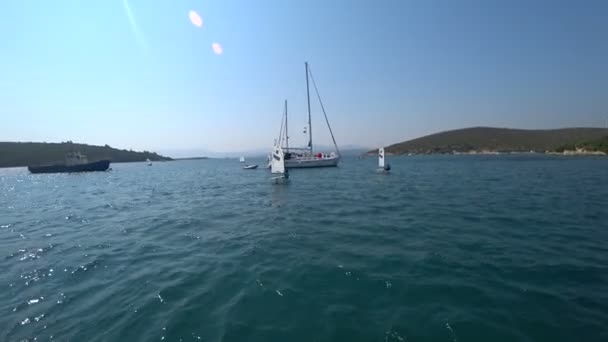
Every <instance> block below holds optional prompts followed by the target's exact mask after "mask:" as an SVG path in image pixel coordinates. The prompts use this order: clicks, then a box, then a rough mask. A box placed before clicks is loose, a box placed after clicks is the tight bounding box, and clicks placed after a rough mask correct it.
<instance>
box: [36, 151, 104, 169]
mask: <svg viewBox="0 0 608 342" xmlns="http://www.w3.org/2000/svg"><path fill="white" fill-rule="evenodd" d="M109 167H110V161H109V160H98V161H94V162H91V163H89V161H88V159H87V157H86V156H85V155H84V154H81V153H79V152H70V153H68V154H66V156H65V163H63V164H54V165H43V166H28V167H27V169H28V170H29V171H30V172H31V173H63V172H92V171H106V170H107V169H108V168H109Z"/></svg>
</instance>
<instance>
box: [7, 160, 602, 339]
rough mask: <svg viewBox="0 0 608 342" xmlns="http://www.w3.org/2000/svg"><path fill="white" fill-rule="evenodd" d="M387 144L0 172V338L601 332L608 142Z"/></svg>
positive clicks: (557, 335)
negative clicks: (472, 150)
mask: <svg viewBox="0 0 608 342" xmlns="http://www.w3.org/2000/svg"><path fill="white" fill-rule="evenodd" d="M390 162H391V164H392V165H393V172H392V174H390V175H378V174H375V159H366V160H357V159H354V158H352V159H346V160H345V161H344V162H343V163H342V165H341V166H340V167H339V168H335V169H317V170H293V172H292V173H291V178H292V182H291V184H289V185H287V186H277V185H272V184H270V181H269V173H268V171H267V170H265V169H259V170H256V171H244V170H241V169H240V167H239V164H238V162H236V161H234V160H200V161H180V162H169V163H155V164H154V165H153V166H152V167H148V166H146V165H145V164H144V163H133V164H114V165H112V167H113V169H114V170H113V171H110V172H103V173H89V174H71V175H66V174H55V175H31V174H28V172H27V170H25V169H23V168H19V169H3V170H0V270H1V272H0V340H1V341H20V340H29V341H32V340H38V341H46V340H51V339H52V340H58V341H160V340H164V341H198V340H202V341H446V342H447V341H453V342H456V341H459V342H466V341H608V326H607V325H606V324H607V323H608V158H586V157H585V158H564V157H545V156H449V157H448V156H445V157H443V156H441V157H439V156H438V157H431V156H420V157H401V158H396V157H395V158H392V159H391V160H390ZM259 163H262V161H261V160H260V161H259Z"/></svg>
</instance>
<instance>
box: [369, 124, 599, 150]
mask: <svg viewBox="0 0 608 342" xmlns="http://www.w3.org/2000/svg"><path fill="white" fill-rule="evenodd" d="M385 151H386V153H387V154H393V155H402V154H500V153H531V152H532V153H550V154H564V155H606V154H608V129H607V128H563V129H548V130H526V129H509V128H493V127H472V128H464V129H457V130H451V131H445V132H441V133H436V134H431V135H427V136H424V137H421V138H417V139H413V140H409V141H405V142H401V143H397V144H393V145H390V146H387V147H385ZM368 153H370V154H374V153H377V150H373V151H369V152H368Z"/></svg>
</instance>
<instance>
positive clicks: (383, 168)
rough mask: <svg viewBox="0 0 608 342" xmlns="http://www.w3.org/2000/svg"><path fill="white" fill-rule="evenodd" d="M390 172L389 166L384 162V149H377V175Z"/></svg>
mask: <svg viewBox="0 0 608 342" xmlns="http://www.w3.org/2000/svg"><path fill="white" fill-rule="evenodd" d="M390 170H391V165H390V164H388V163H386V162H385V160H384V147H380V148H379V149H378V168H377V169H376V172H378V173H388V172H389V171H390Z"/></svg>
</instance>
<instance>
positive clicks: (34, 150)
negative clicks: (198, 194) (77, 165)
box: [0, 141, 172, 167]
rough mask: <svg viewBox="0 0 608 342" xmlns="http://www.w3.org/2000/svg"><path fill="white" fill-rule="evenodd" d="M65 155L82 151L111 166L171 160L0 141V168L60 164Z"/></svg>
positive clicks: (88, 148)
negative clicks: (112, 164)
mask: <svg viewBox="0 0 608 342" xmlns="http://www.w3.org/2000/svg"><path fill="white" fill-rule="evenodd" d="M68 152H81V153H83V154H85V155H86V156H87V157H88V159H89V161H95V160H101V159H108V160H110V161H111V162H113V163H121V162H137V161H145V160H146V159H150V160H152V161H167V160H172V159H171V158H169V157H165V156H161V155H159V154H157V153H154V152H148V151H143V152H136V151H131V150H119V149H115V148H112V147H110V146H108V145H105V146H94V145H86V144H75V143H72V142H69V141H68V142H62V143H36V142H0V167H16V166H28V165H46V164H54V163H61V162H63V161H64V159H65V155H66V153H68Z"/></svg>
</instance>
